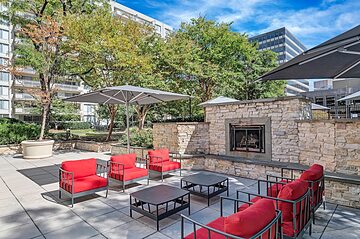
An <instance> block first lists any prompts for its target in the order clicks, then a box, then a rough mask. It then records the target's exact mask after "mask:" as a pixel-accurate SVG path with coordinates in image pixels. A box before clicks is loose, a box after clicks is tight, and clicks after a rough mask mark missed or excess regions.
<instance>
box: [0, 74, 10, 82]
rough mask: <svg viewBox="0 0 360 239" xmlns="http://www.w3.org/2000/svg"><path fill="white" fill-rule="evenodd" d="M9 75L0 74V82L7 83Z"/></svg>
mask: <svg viewBox="0 0 360 239" xmlns="http://www.w3.org/2000/svg"><path fill="white" fill-rule="evenodd" d="M9 79H10V75H9V73H8V72H0V81H9Z"/></svg>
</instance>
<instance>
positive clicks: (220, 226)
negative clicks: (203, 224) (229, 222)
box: [185, 217, 231, 239]
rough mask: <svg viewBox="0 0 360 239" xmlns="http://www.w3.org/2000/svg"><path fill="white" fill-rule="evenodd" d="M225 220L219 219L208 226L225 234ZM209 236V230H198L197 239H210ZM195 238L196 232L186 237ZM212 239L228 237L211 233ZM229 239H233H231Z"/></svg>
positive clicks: (186, 238) (187, 238)
mask: <svg viewBox="0 0 360 239" xmlns="http://www.w3.org/2000/svg"><path fill="white" fill-rule="evenodd" d="M224 219H225V218H224V217H219V218H217V219H216V220H214V221H212V222H210V223H208V224H207V226H209V227H211V228H214V229H217V230H219V231H222V232H223V231H224ZM208 236H209V233H208V230H206V229H204V228H200V229H198V230H196V239H208V238H209V237H208ZM194 238H195V237H194V232H192V233H191V234H189V235H187V236H186V237H185V239H194ZM210 238H211V239H226V237H224V236H222V235H220V234H218V233H215V232H211V233H210ZM229 239H231V238H229Z"/></svg>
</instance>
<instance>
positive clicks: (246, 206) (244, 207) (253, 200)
mask: <svg viewBox="0 0 360 239" xmlns="http://www.w3.org/2000/svg"><path fill="white" fill-rule="evenodd" d="M260 199H261V197H259V196H258V197H254V198H252V199H251V200H250V202H253V203H256V202H257V201H259V200H260ZM248 207H250V205H249V204H247V203H244V204H242V205H241V206H240V207H239V208H238V212H240V211H244V210H245V209H246V208H248Z"/></svg>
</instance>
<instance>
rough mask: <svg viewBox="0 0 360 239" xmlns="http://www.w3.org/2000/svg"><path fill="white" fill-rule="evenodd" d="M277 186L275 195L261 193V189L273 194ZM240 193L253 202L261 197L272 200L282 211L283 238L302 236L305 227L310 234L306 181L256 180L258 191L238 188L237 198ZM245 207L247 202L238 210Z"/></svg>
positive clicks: (308, 194)
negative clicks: (253, 191)
mask: <svg viewBox="0 0 360 239" xmlns="http://www.w3.org/2000/svg"><path fill="white" fill-rule="evenodd" d="M274 185H277V186H274ZM263 186H266V188H263ZM277 188H280V190H279V192H278V195H276V196H268V195H262V194H261V192H262V191H265V192H266V193H265V194H271V193H272V194H273V193H274V191H275V190H277ZM241 194H245V196H247V200H248V201H250V202H253V203H256V202H257V201H259V200H261V199H262V198H267V199H271V200H273V203H274V205H275V206H276V209H278V210H280V211H281V212H282V230H283V234H284V237H285V238H292V239H295V238H296V239H297V238H302V237H303V235H304V233H305V231H306V230H307V229H309V234H310V235H311V225H312V224H311V203H310V189H309V188H308V183H307V182H305V181H302V180H295V181H292V182H289V183H285V182H274V181H268V180H258V193H249V192H244V191H240V190H238V191H237V198H240V195H241ZM246 208H248V205H247V204H244V205H241V206H240V207H239V208H238V211H243V210H245V209H246Z"/></svg>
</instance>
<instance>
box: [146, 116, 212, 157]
mask: <svg viewBox="0 0 360 239" xmlns="http://www.w3.org/2000/svg"><path fill="white" fill-rule="evenodd" d="M153 144H154V148H168V149H169V150H170V151H171V152H177V153H182V154H208V153H209V124H208V123H204V122H185V123H182V122H174V123H155V124H154V125H153Z"/></svg>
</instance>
